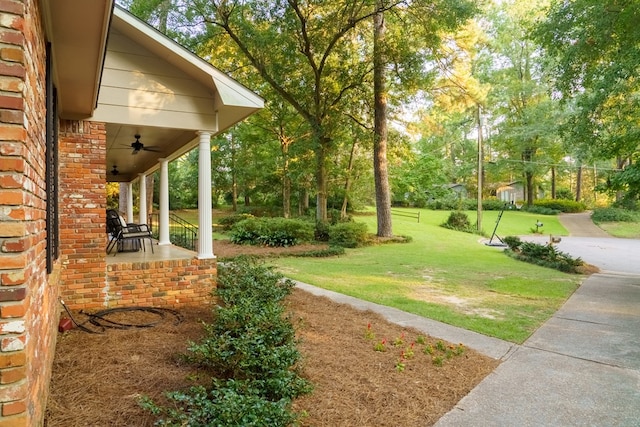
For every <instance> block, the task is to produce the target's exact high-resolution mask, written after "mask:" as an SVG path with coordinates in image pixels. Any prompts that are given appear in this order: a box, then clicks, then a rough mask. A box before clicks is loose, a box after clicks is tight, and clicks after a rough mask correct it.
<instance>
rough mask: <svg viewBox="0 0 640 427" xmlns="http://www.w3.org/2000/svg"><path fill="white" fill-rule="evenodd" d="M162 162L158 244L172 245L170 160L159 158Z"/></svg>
mask: <svg viewBox="0 0 640 427" xmlns="http://www.w3.org/2000/svg"><path fill="white" fill-rule="evenodd" d="M158 161H159V162H160V211H159V216H160V225H159V227H160V228H159V236H158V245H170V244H171V240H170V238H169V161H168V160H167V159H158Z"/></svg>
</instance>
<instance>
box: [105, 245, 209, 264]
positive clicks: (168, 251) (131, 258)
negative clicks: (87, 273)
mask: <svg viewBox="0 0 640 427" xmlns="http://www.w3.org/2000/svg"><path fill="white" fill-rule="evenodd" d="M145 244H146V250H144V251H143V250H142V249H140V250H139V251H136V252H118V253H117V254H116V255H115V256H114V251H115V249H113V250H112V251H111V252H109V253H108V254H107V265H109V264H119V263H123V262H127V263H129V262H152V261H168V260H174V259H191V258H195V257H196V256H197V255H198V254H197V253H196V252H193V251H190V250H188V249H184V248H181V247H179V246H175V245H162V246H158V242H157V241H154V242H153V251H154V253H151V248H150V247H149V243H148V242H145ZM116 246H117V245H116Z"/></svg>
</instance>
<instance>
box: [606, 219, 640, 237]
mask: <svg viewBox="0 0 640 427" xmlns="http://www.w3.org/2000/svg"><path fill="white" fill-rule="evenodd" d="M598 226H599V227H600V228H602V229H603V230H604V231H606V232H607V233H609V234H611V235H612V236H614V237H621V238H624V239H640V222H602V223H600V224H598Z"/></svg>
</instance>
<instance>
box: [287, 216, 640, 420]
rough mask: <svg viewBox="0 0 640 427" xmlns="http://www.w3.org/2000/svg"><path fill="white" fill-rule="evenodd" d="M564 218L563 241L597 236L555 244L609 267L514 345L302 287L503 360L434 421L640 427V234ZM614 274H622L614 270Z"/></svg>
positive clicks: (584, 217)
mask: <svg viewBox="0 0 640 427" xmlns="http://www.w3.org/2000/svg"><path fill="white" fill-rule="evenodd" d="M560 220H561V222H562V224H563V225H564V226H565V228H567V229H568V230H569V232H570V234H571V236H570V237H569V238H563V242H561V244H563V243H564V245H567V243H568V242H570V241H571V240H572V239H574V238H577V239H594V240H588V242H591V243H589V244H587V243H586V242H587V241H586V240H585V241H582V242H581V241H580V240H578V241H574V243H573V244H571V245H568V246H565V247H563V248H561V250H563V251H565V252H568V253H570V254H572V255H573V256H580V257H582V258H583V259H584V260H585V261H587V262H589V263H591V264H593V265H596V266H598V267H600V268H602V269H604V270H606V272H605V273H601V274H594V275H592V276H590V277H589V278H588V279H587V280H586V281H585V282H584V283H583V284H582V285H581V286H580V288H578V290H577V291H576V292H575V293H574V294H573V295H572V296H571V297H570V298H569V300H568V301H567V302H566V303H565V304H564V305H563V306H562V308H561V309H560V310H559V311H558V312H557V313H556V314H555V315H554V316H553V317H552V318H551V319H549V320H548V321H547V322H546V323H545V324H544V325H542V326H541V327H540V328H539V329H538V330H537V331H536V332H535V333H534V334H533V335H532V336H531V337H530V338H529V339H528V340H527V341H526V342H525V343H524V344H523V345H520V346H519V345H516V344H512V343H508V342H505V341H502V340H498V339H496V338H491V337H487V336H484V335H481V334H478V333H475V332H470V331H467V330H464V329H460V328H457V327H454V326H450V325H446V324H442V323H440V322H436V321H433V320H430V319H425V318H422V317H420V316H416V315H412V314H408V313H404V312H402V311H400V310H396V309H393V308H389V307H385V306H381V305H378V304H374V303H369V302H365V301H361V300H358V299H356V298H352V297H347V296H345V295H341V294H337V293H335V292H331V291H326V290H323V289H319V288H315V287H313V286H310V285H306V284H303V283H298V286H299V287H300V288H302V289H305V290H307V291H309V292H311V293H313V294H316V295H324V296H327V297H329V298H331V299H333V300H335V301H338V302H341V303H345V304H350V305H352V306H354V307H356V308H359V309H361V310H372V311H375V312H378V313H380V314H382V315H383V316H384V317H385V318H386V319H387V320H389V321H391V322H394V323H397V324H399V325H404V326H410V327H413V328H416V329H418V330H420V331H423V332H424V333H427V334H429V335H431V336H433V337H437V338H441V339H444V340H447V341H450V342H454V343H456V342H462V343H464V344H465V345H466V346H468V347H471V348H473V349H475V350H477V351H479V352H480V353H483V354H485V355H487V356H490V357H493V358H495V359H500V360H502V363H501V364H500V366H498V368H496V370H495V371H494V372H493V373H491V374H490V375H488V376H487V377H486V378H485V379H484V380H483V381H482V382H481V383H480V384H479V385H478V386H477V387H476V388H475V389H473V390H472V391H471V392H470V393H469V394H468V395H467V396H466V397H464V398H463V399H462V400H461V401H460V402H459V403H458V404H457V405H456V407H455V408H454V409H453V410H451V411H450V412H449V413H448V414H446V415H445V416H444V417H442V418H441V419H440V420H439V421H438V422H437V423H436V426H437V427H461V426H487V427H493V426H505V427H507V426H509V427H510V426H514V427H515V426H518V427H520V426H625V427H626V426H629V427H640V260H639V259H638V257H640V240H633V239H613V238H611V237H609V236H608V235H606V233H605V236H606V237H603V236H602V235H601V234H600V233H604V232H602V230H600V229H599V228H598V227H596V226H594V225H593V223H592V222H591V219H590V218H589V216H588V214H572V215H571V216H565V215H562V216H561V217H560ZM598 234H600V235H598ZM605 241H606V245H605ZM574 251H582V252H581V253H582V254H578V253H576V252H574ZM605 258H606V264H607V265H606V268H604V267H605V266H603V261H602V260H603V259H605ZM631 266H635V267H638V269H637V270H636V268H635V267H631ZM620 271H621V272H623V273H624V274H619V273H615V272H620Z"/></svg>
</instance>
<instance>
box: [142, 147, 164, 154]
mask: <svg viewBox="0 0 640 427" xmlns="http://www.w3.org/2000/svg"><path fill="white" fill-rule="evenodd" d="M142 149H143V150H144V151H151V152H152V153H161V152H162V150H158V149H156V147H142Z"/></svg>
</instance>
